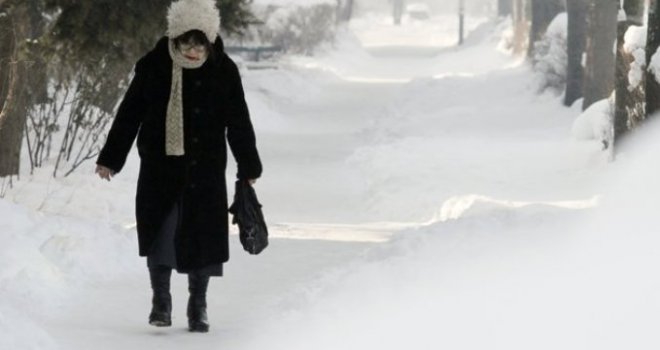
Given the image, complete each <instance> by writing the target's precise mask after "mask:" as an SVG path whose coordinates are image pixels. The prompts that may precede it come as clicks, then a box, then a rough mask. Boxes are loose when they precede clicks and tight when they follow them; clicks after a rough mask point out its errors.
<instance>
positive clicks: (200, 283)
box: [187, 272, 209, 333]
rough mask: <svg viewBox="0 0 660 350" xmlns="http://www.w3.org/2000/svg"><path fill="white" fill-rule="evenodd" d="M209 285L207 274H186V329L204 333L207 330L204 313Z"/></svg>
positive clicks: (207, 325) (206, 320)
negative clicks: (188, 294)
mask: <svg viewBox="0 0 660 350" xmlns="http://www.w3.org/2000/svg"><path fill="white" fill-rule="evenodd" d="M208 286H209V276H207V275H201V274H198V273H194V272H193V273H189V274H188V290H189V291H190V298H189V299H188V312H187V314H188V330H189V331H191V332H201V333H206V332H208V331H209V320H208V317H207V315H206V289H207V288H208Z"/></svg>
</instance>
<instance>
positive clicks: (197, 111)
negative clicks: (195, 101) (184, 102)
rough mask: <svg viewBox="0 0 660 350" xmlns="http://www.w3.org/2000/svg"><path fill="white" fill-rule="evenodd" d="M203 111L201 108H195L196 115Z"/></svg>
mask: <svg viewBox="0 0 660 350" xmlns="http://www.w3.org/2000/svg"><path fill="white" fill-rule="evenodd" d="M201 111H202V110H201V109H199V108H195V109H194V112H195V114H199V113H200V112H201Z"/></svg>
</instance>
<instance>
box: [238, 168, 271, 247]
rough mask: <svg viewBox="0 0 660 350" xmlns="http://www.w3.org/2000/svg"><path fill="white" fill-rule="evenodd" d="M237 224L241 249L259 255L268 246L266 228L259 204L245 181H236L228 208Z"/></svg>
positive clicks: (252, 189)
mask: <svg viewBox="0 0 660 350" xmlns="http://www.w3.org/2000/svg"><path fill="white" fill-rule="evenodd" d="M229 212H230V213H232V215H233V216H234V218H233V220H232V224H237V225H238V229H239V238H240V240H241V244H242V245H243V249H245V251H247V252H248V253H250V254H259V253H261V252H262V251H263V250H264V249H266V247H267V246H268V227H266V221H265V220H264V215H263V213H262V212H261V204H260V203H259V200H257V193H256V192H255V191H254V188H253V187H252V185H250V184H249V183H248V182H247V181H245V180H238V181H236V191H235V192H234V202H233V203H232V204H231V206H230V207H229Z"/></svg>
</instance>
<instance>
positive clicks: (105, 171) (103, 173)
mask: <svg viewBox="0 0 660 350" xmlns="http://www.w3.org/2000/svg"><path fill="white" fill-rule="evenodd" d="M95 172H96V173H97V174H99V176H100V177H101V178H102V179H106V180H108V181H110V178H111V177H113V176H114V175H115V171H114V170H112V169H110V168H107V167H104V166H103V165H97V166H96V171H95Z"/></svg>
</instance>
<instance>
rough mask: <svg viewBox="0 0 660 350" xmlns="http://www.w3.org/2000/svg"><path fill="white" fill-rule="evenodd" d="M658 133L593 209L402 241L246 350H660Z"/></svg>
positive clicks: (470, 218)
mask: <svg viewBox="0 0 660 350" xmlns="http://www.w3.org/2000/svg"><path fill="white" fill-rule="evenodd" d="M655 124H656V125H653V126H652V127H650V128H649V129H648V130H646V131H644V132H643V133H640V134H638V136H637V139H636V142H635V144H633V145H630V146H629V147H628V148H627V151H626V152H625V153H624V155H622V156H621V157H620V159H619V160H618V162H617V163H616V164H614V165H612V168H613V169H612V170H613V171H612V174H611V175H610V178H609V181H608V184H609V189H608V190H607V191H606V192H605V194H604V195H603V198H602V201H601V202H600V204H599V205H598V206H597V207H596V208H593V209H586V210H587V211H585V209H583V208H581V207H580V206H571V205H567V206H564V207H563V208H562V207H561V206H559V207H557V206H548V205H544V204H533V205H528V206H522V207H519V208H516V207H512V206H506V205H498V204H497V203H485V204H484V203H483V201H481V202H480V203H481V204H480V205H479V206H481V208H479V212H478V215H466V214H469V212H470V209H469V208H468V209H467V211H465V210H464V211H463V214H464V215H463V216H460V215H459V217H458V219H456V220H450V221H445V222H437V223H434V224H431V225H429V226H428V227H425V228H422V229H419V230H414V231H407V232H403V233H402V234H401V235H400V238H399V239H397V240H394V241H393V242H391V243H390V244H388V245H387V246H386V247H385V248H383V249H382V250H380V249H379V250H376V251H374V252H373V253H372V255H371V258H370V259H368V260H366V261H365V262H364V263H363V264H362V265H356V266H353V267H352V268H351V269H350V270H345V271H343V272H341V273H336V274H333V275H330V276H328V277H327V278H325V280H321V281H319V282H318V287H317V289H316V291H317V292H316V293H312V294H311V296H309V297H308V299H307V301H308V303H307V304H305V306H304V307H301V308H300V309H298V310H296V312H291V313H290V314H289V315H288V317H287V318H286V319H285V321H281V322H280V321H278V322H277V324H276V325H274V326H272V324H271V326H272V327H271V330H270V331H269V332H268V333H266V334H265V335H264V336H263V337H262V338H261V339H264V342H260V341H261V339H260V341H257V342H256V344H249V345H250V346H252V347H253V348H254V347H257V346H266V345H267V344H268V346H269V347H271V348H275V349H303V348H308V347H310V346H313V347H315V348H318V349H337V348H342V349H376V348H377V349H400V348H402V347H405V348H415V349H425V348H433V349H437V348H449V349H530V348H534V349H558V348H560V349H576V350H577V349H622V348H635V349H656V348H657V347H658V346H660V344H659V342H658V339H657V337H656V333H657V331H656V330H657V329H658V327H660V318H658V316H657V315H658V312H660V293H659V291H660V273H658V269H660V236H658V234H657V232H658V231H657V228H658V226H659V225H660V217H659V216H658V215H657V212H658V210H659V209H660V208H659V207H660V206H659V205H658V200H657V198H658V196H657V194H658V193H660V182H659V181H658V180H657V179H658V178H660V165H658V162H657V161H656V158H657V154H659V153H660V141H658V139H660V138H659V137H658V135H660V125H658V123H655ZM476 203H477V204H479V201H477V202H476ZM594 203H595V202H592V203H591V204H594ZM484 206H485V207H484ZM583 207H588V205H586V206H583ZM291 329H295V330H296V332H295V334H291V332H287V331H286V330H291ZM265 339H267V343H266V340H265ZM250 346H248V347H246V348H250Z"/></svg>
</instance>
